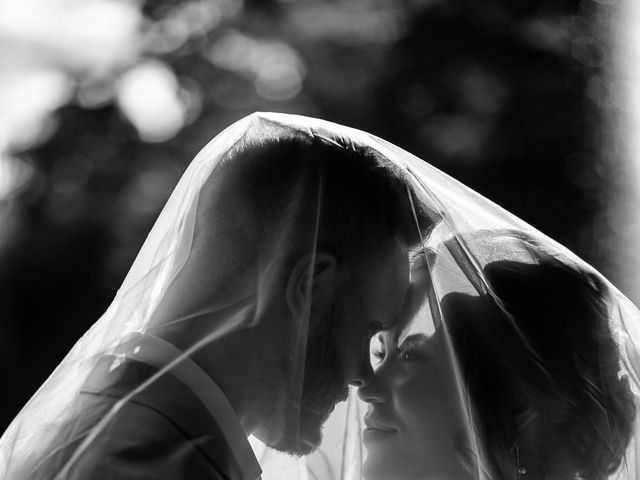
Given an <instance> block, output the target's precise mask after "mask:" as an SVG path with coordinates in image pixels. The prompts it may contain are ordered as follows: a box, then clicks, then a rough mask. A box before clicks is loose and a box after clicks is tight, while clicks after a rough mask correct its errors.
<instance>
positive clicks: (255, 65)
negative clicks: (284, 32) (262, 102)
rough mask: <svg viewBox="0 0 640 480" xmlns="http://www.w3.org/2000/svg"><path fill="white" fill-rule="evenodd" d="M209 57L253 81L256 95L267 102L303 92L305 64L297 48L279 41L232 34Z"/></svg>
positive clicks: (212, 50) (216, 45)
mask: <svg viewBox="0 0 640 480" xmlns="http://www.w3.org/2000/svg"><path fill="white" fill-rule="evenodd" d="M208 58H209V60H210V61H211V63H213V64H214V65H216V66H218V67H220V68H224V69H226V70H230V71H232V72H235V73H237V74H239V75H242V76H244V77H245V78H248V79H250V80H252V81H253V82H254V85H255V89H256V92H257V93H258V94H259V95H260V96H262V97H264V98H266V99H267V100H274V101H282V100H288V99H290V98H292V97H294V96H296V95H297V94H298V93H299V92H300V90H301V89H302V79H303V78H304V75H305V67H304V62H303V60H302V58H301V57H300V56H299V55H298V53H297V52H296V51H295V50H294V49H293V48H291V47H290V46H288V45H286V44H285V43H282V42H279V41H264V40H256V39H254V38H251V37H249V36H247V35H244V34H242V33H239V32H234V31H232V32H230V33H228V34H227V35H225V36H224V37H222V38H221V39H220V40H219V41H218V42H217V43H216V44H215V45H214V46H213V47H212V48H211V50H210V51H209V54H208Z"/></svg>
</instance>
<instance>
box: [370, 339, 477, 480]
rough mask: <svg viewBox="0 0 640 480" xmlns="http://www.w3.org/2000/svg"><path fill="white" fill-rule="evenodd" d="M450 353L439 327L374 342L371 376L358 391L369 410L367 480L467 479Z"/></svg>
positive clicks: (461, 416)
mask: <svg viewBox="0 0 640 480" xmlns="http://www.w3.org/2000/svg"><path fill="white" fill-rule="evenodd" d="M405 335H406V334H405ZM448 352H449V349H448V348H447V341H446V337H445V335H443V332H442V328H439V329H438V330H436V331H435V333H432V334H424V333H412V334H409V335H406V336H404V335H403V336H401V335H400V332H398V331H393V330H391V331H388V332H384V333H381V334H380V335H378V336H377V337H376V338H375V339H374V340H373V343H372V362H373V363H374V369H375V375H374V378H373V380H372V382H371V383H370V384H368V385H366V386H364V387H362V388H360V390H359V395H360V398H361V399H362V400H364V401H365V402H367V403H368V407H369V408H368V411H367V415H366V417H365V425H366V429H365V431H364V434H363V437H364V438H363V440H364V444H365V446H366V449H367V458H366V461H365V465H364V476H365V478H367V480H377V479H385V480H390V479H414V478H415V479H417V478H420V479H456V480H458V479H464V478H471V477H469V474H468V473H467V471H466V470H465V469H464V467H463V465H462V463H461V460H460V455H459V453H458V452H459V449H460V445H461V444H462V443H464V441H463V439H464V437H465V435H464V426H463V425H464V420H463V414H462V409H461V408H460V403H461V402H460V394H459V392H458V389H457V387H456V381H455V375H454V373H453V372H454V370H453V366H452V362H451V358H450V355H449V353H448Z"/></svg>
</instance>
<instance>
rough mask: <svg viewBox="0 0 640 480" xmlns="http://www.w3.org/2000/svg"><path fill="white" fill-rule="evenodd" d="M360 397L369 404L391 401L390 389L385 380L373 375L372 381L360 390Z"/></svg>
mask: <svg viewBox="0 0 640 480" xmlns="http://www.w3.org/2000/svg"><path fill="white" fill-rule="evenodd" d="M358 397H360V400H362V401H363V402H367V403H382V402H385V401H386V400H388V399H389V388H388V386H387V385H386V384H385V381H384V379H382V378H380V377H379V376H378V375H377V374H373V375H372V377H371V379H370V380H369V381H368V382H367V383H366V384H364V385H362V386H360V387H359V388H358Z"/></svg>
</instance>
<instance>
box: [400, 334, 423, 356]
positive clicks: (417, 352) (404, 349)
mask: <svg viewBox="0 0 640 480" xmlns="http://www.w3.org/2000/svg"><path fill="white" fill-rule="evenodd" d="M429 340H430V338H429V337H427V336H426V335H422V334H414V335H410V336H408V337H407V338H405V339H404V341H403V342H402V344H401V345H399V346H398V358H399V359H400V361H402V362H421V361H427V360H429V359H430V354H429V351H428V346H429Z"/></svg>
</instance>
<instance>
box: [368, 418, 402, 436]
mask: <svg viewBox="0 0 640 480" xmlns="http://www.w3.org/2000/svg"><path fill="white" fill-rule="evenodd" d="M364 424H365V426H366V428H365V429H364V432H362V438H363V439H364V440H365V441H375V440H382V439H385V438H388V437H390V436H393V435H395V434H397V433H398V429H397V428H395V427H392V426H390V425H387V424H385V423H382V422H379V421H376V420H375V419H372V418H370V417H367V418H365V420H364Z"/></svg>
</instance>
